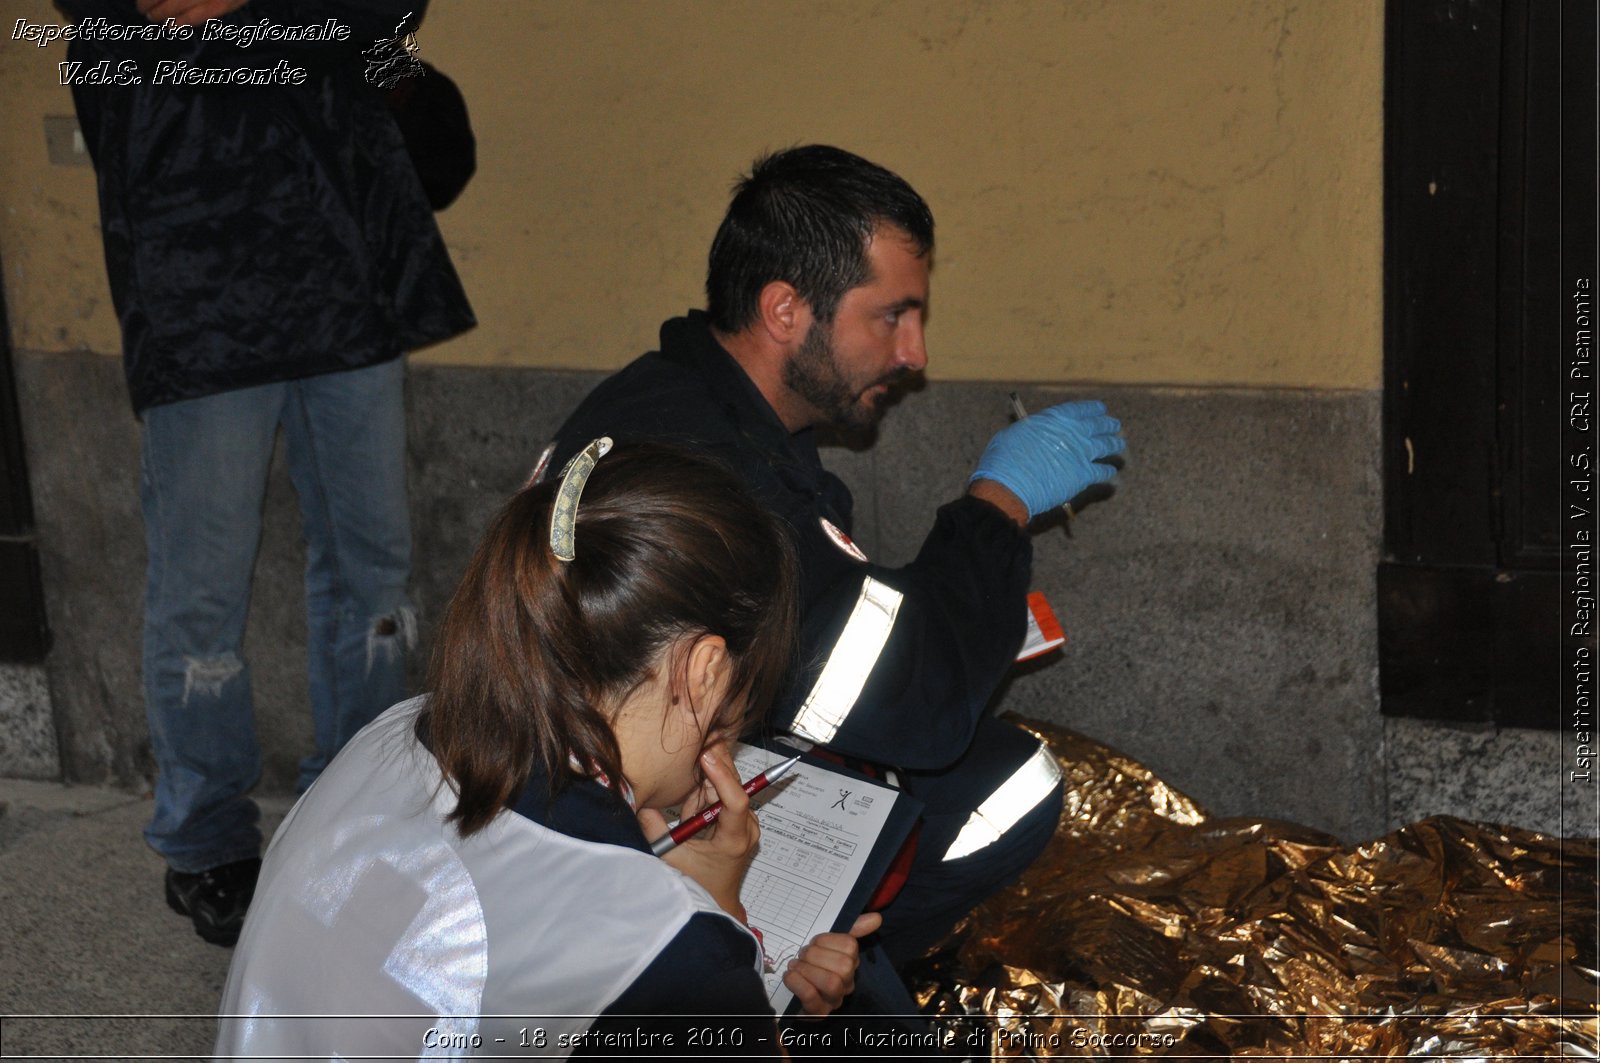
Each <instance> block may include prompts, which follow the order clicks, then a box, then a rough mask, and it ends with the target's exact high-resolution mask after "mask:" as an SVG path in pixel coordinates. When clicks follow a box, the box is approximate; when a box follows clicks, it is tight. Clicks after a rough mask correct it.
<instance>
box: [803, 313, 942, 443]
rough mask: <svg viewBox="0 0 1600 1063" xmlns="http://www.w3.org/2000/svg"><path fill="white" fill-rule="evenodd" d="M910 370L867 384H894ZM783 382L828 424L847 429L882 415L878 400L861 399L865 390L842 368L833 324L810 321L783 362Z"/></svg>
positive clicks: (900, 369) (898, 370)
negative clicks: (801, 336) (847, 375)
mask: <svg viewBox="0 0 1600 1063" xmlns="http://www.w3.org/2000/svg"><path fill="white" fill-rule="evenodd" d="M910 372H911V370H910V369H909V368H907V367H906V366H899V367H897V368H896V369H894V370H893V371H892V372H891V373H889V375H887V376H885V377H883V378H882V379H880V380H875V381H873V383H872V384H869V385H867V386H868V387H873V386H876V385H878V384H888V383H893V382H894V381H896V380H899V379H901V378H902V377H905V376H907V375H908V374H909V373H910ZM783 383H784V386H785V387H787V388H788V389H789V390H790V391H792V392H794V393H795V394H796V395H799V396H800V397H801V398H802V399H805V400H806V402H808V403H810V404H811V406H812V407H813V408H814V409H816V410H817V411H819V412H820V413H821V414H822V415H823V418H824V419H825V420H826V422H827V423H829V424H835V425H840V426H842V427H845V428H871V427H872V426H873V425H875V424H877V423H878V418H879V417H881V416H882V411H881V410H879V409H878V407H877V405H876V404H875V403H872V402H870V401H868V400H865V399H863V398H862V391H863V390H865V389H861V390H857V389H853V388H852V387H851V386H850V382H849V381H848V380H846V379H845V378H844V374H843V373H841V372H840V371H839V359H838V357H837V356H836V355H835V354H834V350H833V326H832V324H831V323H829V324H824V323H823V322H820V321H813V322H812V323H811V327H810V328H809V329H807V330H806V335H805V338H804V339H803V340H801V341H800V348H799V350H797V351H795V352H794V355H793V357H791V358H790V359H789V360H788V361H786V362H784V363H783Z"/></svg>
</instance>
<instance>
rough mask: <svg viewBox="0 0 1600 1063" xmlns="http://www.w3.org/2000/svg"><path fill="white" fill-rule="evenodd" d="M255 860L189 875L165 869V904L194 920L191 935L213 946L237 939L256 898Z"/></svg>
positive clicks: (257, 872)
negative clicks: (201, 938) (251, 902)
mask: <svg viewBox="0 0 1600 1063" xmlns="http://www.w3.org/2000/svg"><path fill="white" fill-rule="evenodd" d="M260 874H261V861H260V860H259V859H251V860H236V861H234V862H233V863H231V864H223V865H222V866H221V867H214V868H212V869H211V870H209V871H201V872H199V873H198V874H190V873H188V872H187V871H174V870H173V869H172V868H170V867H169V868H167V903H168V904H170V905H171V906H172V910H173V911H175V912H177V913H178V914H179V915H187V916H189V917H190V918H191V919H193V920H194V932H195V933H196V934H199V935H200V936H201V937H203V938H205V939H206V940H207V941H209V942H211V943H212V944H213V945H224V946H228V945H232V944H233V943H234V942H236V941H238V940H239V930H240V928H241V927H243V926H244V913H245V911H246V909H248V908H249V907H250V898H252V897H254V896H255V895H256V877H257V876H259V875H260Z"/></svg>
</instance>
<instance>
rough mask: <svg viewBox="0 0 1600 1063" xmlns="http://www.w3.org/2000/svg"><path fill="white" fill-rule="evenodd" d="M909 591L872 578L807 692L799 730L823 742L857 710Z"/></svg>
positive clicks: (797, 722)
mask: <svg viewBox="0 0 1600 1063" xmlns="http://www.w3.org/2000/svg"><path fill="white" fill-rule="evenodd" d="M904 599H905V595H903V594H901V593H900V592H899V591H897V590H895V589H894V588H893V587H891V586H889V585H888V584H887V583H880V582H879V581H877V580H875V579H873V578H872V577H871V576H867V577H865V578H864V579H862V581H861V593H860V595H859V596H857V598H856V604H855V608H854V609H852V610H850V619H849V620H847V621H845V625H844V630H843V631H841V632H839V638H838V641H836V642H835V643H834V644H833V652H831V653H829V654H828V663H827V664H825V665H823V666H822V674H821V675H819V676H817V682H816V685H814V686H813V687H812V688H811V693H810V694H808V695H806V700H805V704H803V705H801V706H800V712H799V714H798V715H796V716H795V719H794V732H795V733H796V734H798V735H801V736H802V737H804V738H809V739H811V741H813V742H817V743H819V744H822V745H826V744H827V743H829V742H831V741H833V736H834V735H836V734H838V733H839V728H840V726H842V725H843V724H844V721H845V717H847V716H849V715H850V710H851V709H853V708H855V704H856V699H857V698H859V697H860V696H861V688H862V687H864V686H866V685H867V676H869V675H871V674H872V666H873V665H875V664H877V663H878V655H879V654H881V653H882V652H883V646H884V643H886V642H888V641H889V632H890V631H892V630H893V629H894V618H895V615H896V614H897V613H899V611H900V603H901V602H902V601H903V600H904Z"/></svg>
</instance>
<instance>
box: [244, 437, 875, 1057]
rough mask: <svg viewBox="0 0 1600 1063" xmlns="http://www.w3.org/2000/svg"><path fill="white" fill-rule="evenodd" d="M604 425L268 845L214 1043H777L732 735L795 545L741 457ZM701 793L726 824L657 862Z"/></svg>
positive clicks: (531, 499) (833, 970)
mask: <svg viewBox="0 0 1600 1063" xmlns="http://www.w3.org/2000/svg"><path fill="white" fill-rule="evenodd" d="M610 442H611V441H610V440H609V439H607V440H596V441H594V443H593V445H592V447H591V448H589V449H587V450H586V451H585V454H584V457H583V458H582V459H580V461H579V462H577V463H575V464H574V465H573V466H572V467H571V468H569V469H567V470H565V471H564V472H562V473H561V474H560V475H556V476H552V477H549V478H547V479H545V480H544V481H542V482H540V483H537V484H534V485H533V486H531V487H528V488H525V489H523V490H522V491H521V492H519V493H518V494H517V495H516V496H515V497H514V498H512V499H511V500H510V501H509V502H508V503H507V504H506V505H505V507H504V508H503V509H502V510H501V512H500V514H499V515H498V516H497V517H496V518H495V520H494V521H493V522H492V523H491V524H490V526H489V529H488V530H487V531H486V532H485V534H484V537H483V541H482V542H481V543H480V544H479V546H478V549H477V551H476V552H475V553H474V555H473V558H472V560H471V562H470V563H469V564H468V566H467V571H466V574H465V575H464V576H463V577H462V580H461V585H460V587H459V588H458V589H457V591H456V593H455V595H454V596H453V598H452V599H451V602H450V608H449V610H448V611H447V613H446V615H445V619H444V622H443V624H442V625H441V626H440V629H439V637H438V641H437V644H436V646H435V648H434V655H433V668H432V673H431V675H430V680H429V690H430V693H429V694H427V695H425V696H423V697H419V698H416V699H413V700H412V701H409V702H405V703H403V704H401V705H397V706H395V708H394V709H393V710H391V711H390V712H387V713H385V714H384V715H383V716H382V717H381V718H380V719H379V720H378V721H377V722H375V723H374V724H373V725H372V726H370V727H368V728H367V729H366V730H365V731H363V732H362V733H361V734H360V735H358V736H357V737H356V739H355V740H354V741H353V742H351V743H350V745H349V746H347V747H346V748H345V750H344V752H342V753H341V754H340V755H339V757H338V758H337V759H335V761H334V762H333V764H332V765H330V766H329V768H328V770H327V771H326V772H325V773H324V774H323V776H322V779H321V781H320V782H319V783H318V784H317V786H316V788H315V789H313V790H311V791H310V792H309V793H307V794H306V795H305V796H304V797H303V798H302V799H301V800H300V803H299V804H297V805H296V806H295V808H294V810H293V811H292V812H290V814H289V817H288V818H287V819H286V820H285V821H284V823H283V826H282V827H281V828H280V829H279V831H278V833H277V834H276V835H275V836H274V837H273V840H272V845H271V847H270V848H269V849H268V851H267V860H266V865H265V867H264V868H263V870H262V876H261V887H260V892H259V893H258V895H257V898H256V903H255V905H254V906H253V907H252V909H251V912H250V916H249V918H248V919H247V920H246V922H245V928H244V936H243V937H242V938H241V939H240V941H239V947H238V950H237V951H236V952H235V954H234V958H233V965H232V968H231V969H230V971H229V973H228V984H227V987H226V988H225V989H224V991H223V999H222V1006H221V1015H222V1019H221V1024H220V1028H219V1031H218V1038H217V1046H216V1055H217V1058H219V1059H225V1058H226V1059H231V1058H242V1057H251V1058H267V1057H270V1058H275V1059H293V1058H319V1059H331V1058H339V1059H356V1058H371V1057H382V1058H407V1059H409V1058H420V1057H423V1056H430V1057H432V1056H439V1055H451V1056H467V1055H473V1054H476V1052H473V1051H469V1049H477V1050H478V1051H481V1052H483V1053H484V1054H486V1055H518V1054H530V1055H536V1056H538V1057H540V1058H545V1059H549V1058H555V1057H560V1056H565V1055H567V1054H568V1053H569V1052H570V1053H572V1054H574V1055H579V1056H582V1055H599V1056H604V1057H606V1058H619V1057H620V1056H626V1057H627V1058H630V1059H642V1058H655V1057H657V1056H671V1055H685V1056H692V1057H703V1056H727V1055H733V1056H740V1057H750V1058H773V1057H776V1056H777V1055H778V1054H779V1045H778V1030H777V1026H776V1023H775V1021H774V1017H773V1013H772V1008H771V1006H770V1005H769V1004H768V1002H767V995H766V990H765V988H764V986H763V985H762V980H761V975H760V972H761V969H762V963H761V961H762V954H761V948H760V944H759V940H758V938H757V936H756V934H755V933H754V932H753V931H752V930H751V929H750V928H749V927H748V926H747V925H746V923H747V919H746V913H745V910H744V908H743V906H742V905H741V903H740V900H739V889H740V885H741V883H742V882H743V880H744V875H745V871H746V870H747V868H748V866H749V862H750V858H751V856H752V855H753V853H754V850H755V846H756V843H757V840H758V837H759V830H760V828H759V825H758V824H757V822H756V819H755V816H754V814H753V813H752V812H751V810H750V803H749V799H748V798H747V797H746V796H745V794H744V791H743V790H742V789H741V787H740V782H739V776H738V774H737V772H736V769H735V767H734V763H733V758H732V755H731V752H730V749H729V745H728V743H729V741H730V740H731V739H732V738H733V737H734V736H735V735H736V734H737V733H738V732H739V730H740V728H741V726H743V725H745V724H748V723H751V722H753V721H754V720H756V719H759V717H760V715H761V713H762V712H763V710H764V709H765V707H766V705H767V704H768V703H769V702H770V701H771V699H772V697H773V696H774V695H775V694H776V692H777V691H778V689H779V688H780V687H781V685H782V682H783V676H784V672H785V670H786V668H787V666H788V664H789V660H790V655H791V653H792V651H793V642H794V639H793V634H794V622H795V621H794V614H795V605H794V597H795V575H794V560H793V555H792V552H791V550H790V549H789V547H788V544H787V543H786V542H785V540H784V532H783V531H782V529H781V527H780V526H779V524H778V522H777V521H776V520H774V519H773V518H772V517H771V516H770V515H768V514H767V513H765V512H763V511H762V509H761V508H760V507H758V506H756V505H755V504H754V503H753V502H752V501H751V500H750V498H749V497H748V496H747V495H746V494H745V492H744V491H743V489H742V488H741V487H740V486H739V484H738V482H737V480H735V479H734V477H733V476H732V475H731V474H730V473H729V472H728V471H726V470H725V469H722V468H720V467H718V466H716V465H714V464H712V463H711V462H708V461H706V460H704V459H701V458H696V457H694V456H692V455H688V454H684V453H681V452H674V451H672V450H670V449H668V448H664V447H660V446H656V445H651V444H644V445H640V446H637V447H632V448H630V447H626V446H619V447H618V448H617V449H616V450H615V451H611V452H608V449H607V448H608V447H609V445H610ZM711 800H721V801H722V802H723V811H722V814H721V816H720V818H719V819H718V820H717V821H716V823H715V824H714V825H713V826H712V827H711V828H709V829H708V830H706V831H703V832H702V833H700V834H698V835H696V836H695V837H694V838H692V839H690V840H688V841H686V842H684V843H683V844H682V845H680V846H679V847H677V848H675V849H673V850H672V851H671V852H669V853H668V854H667V855H666V856H665V857H663V858H659V859H658V858H657V857H654V856H652V855H651V852H650V843H649V841H648V839H650V838H653V837H657V836H659V835H660V834H662V833H663V832H665V830H666V821H665V819H663V817H662V814H661V810H663V809H667V808H677V807H680V806H681V807H683V809H684V812H685V814H686V815H692V814H693V813H695V812H696V811H698V810H699V809H700V808H702V807H704V806H705V805H706V804H707V803H709V802H710V801H711ZM877 921H878V919H877V916H863V917H862V918H861V919H860V920H858V921H857V923H856V925H855V926H854V927H853V928H852V932H851V933H849V934H822V935H819V936H818V937H816V938H814V939H813V940H812V941H811V943H810V944H809V945H808V946H807V947H806V948H805V949H804V950H802V951H801V953H800V955H799V956H798V957H797V958H796V959H795V960H794V961H792V962H791V963H790V965H789V966H788V968H787V969H786V970H785V972H784V980H785V982H786V984H787V985H788V986H789V987H790V988H791V989H792V990H794V992H795V994H796V998H797V999H798V1000H799V1001H800V1003H801V1005H802V1007H803V1009H804V1011H805V1012H806V1013H808V1014H811V1015H824V1014H827V1013H828V1012H829V1011H831V1010H832V1009H833V1008H835V1007H837V1006H838V1004H839V1003H840V1001H841V1000H843V999H844V997H845V996H846V995H847V994H848V993H849V992H850V990H851V986H852V983H853V979H854V972H855V966H856V960H857V957H858V948H857V943H856V938H857V937H858V936H859V935H861V934H864V933H867V932H869V931H870V930H871V929H872V928H873V927H875V926H876V925H877ZM669 1038H670V1042H671V1043H670V1044H669V1043H668V1039H669ZM452 1049H454V1050H455V1051H451V1050H452Z"/></svg>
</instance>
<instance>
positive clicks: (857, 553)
mask: <svg viewBox="0 0 1600 1063" xmlns="http://www.w3.org/2000/svg"><path fill="white" fill-rule="evenodd" d="M817 523H818V524H821V525H822V530H823V533H824V534H826V535H827V536H828V538H829V539H832V540H833V545H834V546H837V547H838V548H839V549H840V550H843V551H844V552H845V553H846V554H849V555H850V556H851V557H853V558H855V559H856V560H857V561H865V560H866V559H867V555H866V554H864V553H862V552H861V547H859V546H857V545H856V544H855V541H854V540H853V539H851V538H850V536H848V535H846V534H845V533H844V532H843V531H841V530H840V529H839V527H838V526H837V525H835V524H834V523H833V522H832V521H830V520H829V519H828V518H826V517H818V518H817Z"/></svg>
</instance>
